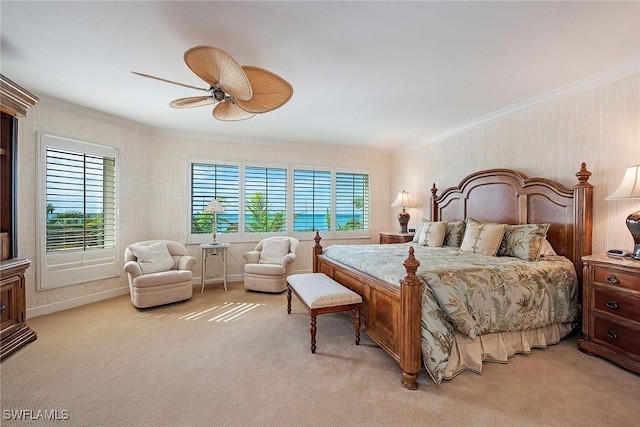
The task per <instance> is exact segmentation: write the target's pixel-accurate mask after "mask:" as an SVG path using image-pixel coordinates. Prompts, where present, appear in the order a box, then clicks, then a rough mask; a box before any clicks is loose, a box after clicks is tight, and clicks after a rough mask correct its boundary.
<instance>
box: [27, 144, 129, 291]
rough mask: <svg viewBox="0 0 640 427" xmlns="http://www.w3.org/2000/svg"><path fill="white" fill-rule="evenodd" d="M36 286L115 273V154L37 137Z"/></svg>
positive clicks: (52, 285) (116, 271)
mask: <svg viewBox="0 0 640 427" xmlns="http://www.w3.org/2000/svg"><path fill="white" fill-rule="evenodd" d="M39 144H40V156H41V157H40V161H41V164H43V165H44V166H43V167H42V168H39V170H40V171H41V172H40V174H41V177H40V185H41V187H40V188H41V191H40V200H41V203H39V206H38V211H39V218H40V221H39V224H40V227H39V233H38V234H39V239H40V243H41V244H40V248H41V249H40V251H41V254H40V271H39V272H40V276H39V277H40V280H39V286H40V288H52V287H58V286H64V285H71V284H76V283H82V282H87V281H90V280H97V279H102V278H106V277H115V276H118V275H119V271H118V262H117V218H116V212H117V193H116V171H117V162H118V150H117V149H114V148H109V147H101V146H97V145H93V144H88V143H83V142H79V141H73V140H69V139H65V138H59V137H54V136H51V135H45V134H41V135H40V138H39Z"/></svg>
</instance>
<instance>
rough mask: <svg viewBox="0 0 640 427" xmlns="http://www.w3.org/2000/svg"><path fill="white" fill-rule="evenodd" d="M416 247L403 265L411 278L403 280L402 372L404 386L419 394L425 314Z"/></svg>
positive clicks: (401, 296)
mask: <svg viewBox="0 0 640 427" xmlns="http://www.w3.org/2000/svg"><path fill="white" fill-rule="evenodd" d="M413 252H414V251H413V246H411V247H409V257H408V258H407V259H406V260H405V261H404V263H403V265H404V267H405V269H406V270H407V275H406V276H405V277H404V278H403V279H402V280H400V328H399V332H400V337H399V339H398V345H399V347H400V349H399V350H400V368H401V369H402V386H403V387H405V388H407V389H409V390H415V389H417V388H418V372H419V371H420V367H421V363H420V362H421V359H422V356H421V349H420V348H421V345H420V343H421V341H422V340H421V334H420V327H421V326H420V325H421V317H420V313H421V310H422V304H421V295H422V282H421V280H420V279H419V278H418V276H416V270H417V269H418V266H419V265H420V261H418V260H417V259H416V257H415V256H414V255H413Z"/></svg>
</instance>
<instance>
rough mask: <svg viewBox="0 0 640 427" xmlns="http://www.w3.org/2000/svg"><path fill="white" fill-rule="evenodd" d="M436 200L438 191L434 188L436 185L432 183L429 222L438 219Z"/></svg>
mask: <svg viewBox="0 0 640 427" xmlns="http://www.w3.org/2000/svg"><path fill="white" fill-rule="evenodd" d="M437 198H438V189H437V188H436V183H435V182H434V183H433V186H432V187H431V199H430V200H431V221H438V219H437V218H440V215H438V202H436V199H437Z"/></svg>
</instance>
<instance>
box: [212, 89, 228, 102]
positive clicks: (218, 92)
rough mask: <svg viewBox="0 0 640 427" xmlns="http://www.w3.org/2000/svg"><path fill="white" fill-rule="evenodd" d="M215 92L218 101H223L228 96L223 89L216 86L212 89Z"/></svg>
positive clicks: (214, 95)
mask: <svg viewBox="0 0 640 427" xmlns="http://www.w3.org/2000/svg"><path fill="white" fill-rule="evenodd" d="M212 93H213V97H214V98H215V99H216V101H218V102H222V101H224V98H225V97H226V95H227V94H226V93H224V92H223V91H221V90H220V89H219V88H214V89H213V90H212Z"/></svg>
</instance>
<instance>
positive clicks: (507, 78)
mask: <svg viewBox="0 0 640 427" xmlns="http://www.w3.org/2000/svg"><path fill="white" fill-rule="evenodd" d="M0 13H1V19H2V21H1V24H2V27H1V40H0V42H1V45H0V48H1V52H0V53H1V71H2V74H4V75H5V76H7V77H9V78H10V79H12V80H14V81H15V82H16V83H18V84H20V85H22V86H23V87H25V88H26V89H27V90H29V91H31V92H32V93H34V94H35V95H37V96H44V97H48V98H55V99H59V100H63V101H66V102H69V103H73V104H78V105H81V106H84V107H88V108H90V109H94V110H98V111H101V112H104V113H108V114H111V115H115V116H118V117H122V118H125V119H127V120H131V121H133V122H136V123H140V124H142V125H145V126H149V127H151V128H154V129H161V130H169V131H176V132H193V134H194V135H210V136H211V137H215V138H220V139H223V140H229V141H246V142H265V143H282V144H287V145H290V144H292V143H303V144H337V145H342V146H352V147H356V148H369V149H376V150H385V151H391V150H394V149H397V148H399V147H402V146H405V145H415V144H417V143H418V144H419V143H420V142H421V141H425V140H428V139H429V138H433V137H434V136H437V135H439V134H442V133H444V132H446V131H448V130H450V129H452V128H456V127H458V126H461V125H463V124H465V123H468V122H470V121H472V120H474V119H477V118H478V117H482V116H485V115H487V114H490V113H492V112H495V111H498V110H501V109H504V108H507V107H509V106H511V105H514V104H518V103H521V102H524V101H526V100H528V99H530V98H532V97H535V96H538V95H541V94H544V93H546V92H549V91H552V90H555V89H558V88H561V87H564V86H566V85H568V84H570V83H573V82H576V81H579V80H581V79H584V78H587V77H590V76H593V75H595V74H598V73H602V72H606V71H608V70H612V69H615V68H619V67H624V66H626V65H628V64H631V63H637V62H638V61H639V60H640V2H637V1H632V2H620V3H612V2H481V1H475V2H415V1H414V2H371V1H369V2H362V1H351V2H313V1H296V2H271V1H263V2H244V1H234V2H178V1H162V2H158V1H156V2H146V1H145V2H93V1H92V2H88V1H85V2H55V1H46V2H24V1H6V0H2V3H1V4H0ZM201 44H206V45H214V46H217V47H220V48H222V49H223V50H225V51H226V52H228V53H229V54H230V55H231V56H233V57H234V58H235V59H236V61H238V62H239V63H240V64H241V65H255V66H258V67H262V68H266V69H268V70H270V71H272V72H274V73H276V74H278V75H280V76H282V77H283V78H285V79H286V80H287V81H289V83H291V85H292V86H293V88H294V94H293V97H292V99H291V100H290V101H289V102H288V103H287V104H286V105H284V106H283V107H282V108H280V109H277V110H274V111H272V112H269V113H265V114H262V115H257V116H256V117H254V118H252V119H249V120H245V121H242V122H221V121H218V120H215V119H214V118H213V117H212V116H211V110H212V106H206V107H199V108H193V109H187V110H176V109H172V108H170V107H169V102H170V101H171V100H173V99H176V98H181V97H186V96H199V95H201V92H199V91H194V90H191V89H187V88H183V87H180V86H175V85H171V84H167V83H163V82H159V81H154V80H150V79H145V78H142V77H138V76H135V75H133V74H131V73H130V72H129V71H139V72H143V73H147V74H152V75H155V76H159V77H163V78H166V79H169V80H174V81H179V82H183V83H186V84H190V85H195V86H201V87H206V86H207V85H206V84H205V83H204V82H202V81H201V80H200V79H199V78H198V77H197V76H196V75H194V74H193V73H192V72H191V71H190V70H189V69H188V68H187V66H186V65H185V63H184V61H183V58H182V55H183V53H184V51H185V50H187V49H189V48H191V47H193V46H196V45H201Z"/></svg>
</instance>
